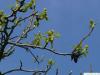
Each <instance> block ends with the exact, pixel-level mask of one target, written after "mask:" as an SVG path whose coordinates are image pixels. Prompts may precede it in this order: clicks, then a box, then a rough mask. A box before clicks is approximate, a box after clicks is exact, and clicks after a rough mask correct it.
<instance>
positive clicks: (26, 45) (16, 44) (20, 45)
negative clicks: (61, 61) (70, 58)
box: [8, 41, 71, 56]
mask: <svg viewBox="0 0 100 75" xmlns="http://www.w3.org/2000/svg"><path fill="white" fill-rule="evenodd" d="M8 43H9V44H11V45H14V46H18V47H22V48H25V47H29V48H33V49H34V48H38V49H42V50H47V51H49V52H52V53H54V54H57V55H62V56H67V55H71V54H68V53H59V52H56V51H55V50H54V49H49V48H44V47H42V46H35V45H32V44H20V43H14V42H11V41H9V42H8Z"/></svg>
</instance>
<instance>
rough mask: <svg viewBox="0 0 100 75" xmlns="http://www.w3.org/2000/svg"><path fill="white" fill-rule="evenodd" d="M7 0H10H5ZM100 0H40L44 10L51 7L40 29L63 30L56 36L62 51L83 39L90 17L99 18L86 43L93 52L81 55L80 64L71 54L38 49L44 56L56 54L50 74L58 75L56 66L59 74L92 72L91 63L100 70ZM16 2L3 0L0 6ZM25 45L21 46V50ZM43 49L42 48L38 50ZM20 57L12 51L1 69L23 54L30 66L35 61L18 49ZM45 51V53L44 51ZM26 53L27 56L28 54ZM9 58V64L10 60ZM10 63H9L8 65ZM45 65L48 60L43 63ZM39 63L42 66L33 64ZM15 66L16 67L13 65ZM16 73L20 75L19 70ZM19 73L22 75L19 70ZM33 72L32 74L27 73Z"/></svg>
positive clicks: (57, 47)
mask: <svg viewBox="0 0 100 75" xmlns="http://www.w3.org/2000/svg"><path fill="white" fill-rule="evenodd" d="M5 1H6V2H5ZM99 3H100V0H45V1H42V0H37V4H38V5H37V9H38V10H39V11H42V9H43V8H47V10H48V17H49V21H48V22H44V21H43V22H42V23H41V25H40V27H39V28H38V29H37V31H41V32H44V31H47V30H48V29H55V31H57V32H59V33H60V34H61V37H60V38H59V39H56V40H55V49H57V50H60V51H62V52H64V51H66V52H71V50H72V48H73V46H74V45H75V44H77V43H78V42H79V40H80V39H81V38H82V37H83V36H84V35H85V34H87V32H88V28H89V20H90V19H93V20H94V21H95V22H96V27H95V30H94V32H93V34H92V36H91V37H89V38H88V39H87V40H86V41H84V43H85V44H88V45H89V53H88V56H87V57H86V58H84V57H83V58H81V59H80V60H79V62H78V63H77V64H75V63H74V62H73V61H71V60H70V57H69V56H68V57H62V56H58V55H54V54H52V53H50V54H49V53H48V52H36V53H40V54H41V56H43V57H44V56H46V57H48V58H52V59H54V60H55V61H56V64H55V66H54V67H53V69H52V70H51V71H50V72H49V74H48V75H55V69H54V68H59V70H60V72H59V75H67V74H68V73H69V71H70V70H72V72H73V75H79V73H80V72H89V68H90V64H92V68H93V71H94V72H100V68H99V66H100V59H99V56H100V50H99V45H100V41H99V40H100V39H99V38H100V35H99V32H100V29H99V28H100V10H99V8H100V4H99ZM11 4H14V0H10V1H9V0H1V1H0V10H5V11H6V12H8V11H7V9H9V5H11ZM20 50H21V49H20V48H18V51H20ZM38 51H39V50H38ZM16 53H17V54H18V55H19V56H18V55H17V54H15V55H16V57H13V56H14V55H12V56H11V57H10V58H9V59H7V60H4V62H5V63H3V62H2V63H0V70H6V69H8V67H9V68H10V67H11V66H12V65H13V66H16V64H18V63H19V62H18V61H17V59H18V60H19V58H20V59H21V58H23V61H25V62H24V64H26V65H28V66H29V67H28V68H32V65H31V64H32V62H28V61H27V60H26V59H31V58H29V57H28V56H26V55H27V54H25V55H22V54H21V53H20V52H17V51H16ZM44 53H45V55H44ZM24 57H26V58H24ZM6 62H8V64H7V63H6ZM5 65H7V66H5ZM43 65H44V64H43ZM33 66H35V67H40V66H41V65H39V66H36V65H33ZM11 68H13V67H11ZM12 75H16V74H15V73H14V74H12ZM18 75H21V74H19V73H18ZM24 75H29V74H24Z"/></svg>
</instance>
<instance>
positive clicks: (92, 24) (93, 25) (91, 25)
mask: <svg viewBox="0 0 100 75" xmlns="http://www.w3.org/2000/svg"><path fill="white" fill-rule="evenodd" d="M94 27H95V22H94V21H93V20H92V19H91V20H90V28H91V29H93V28H94Z"/></svg>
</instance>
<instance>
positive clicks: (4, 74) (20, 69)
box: [2, 61, 51, 75]
mask: <svg viewBox="0 0 100 75" xmlns="http://www.w3.org/2000/svg"><path fill="white" fill-rule="evenodd" d="M22 67H23V63H22V61H20V67H19V68H16V69H12V70H9V71H7V72H4V73H2V75H6V74H9V73H12V72H16V71H22V72H32V73H33V75H34V74H35V75H36V74H37V73H44V74H46V73H47V72H48V71H49V70H50V69H51V65H49V66H48V65H47V68H46V69H45V70H26V69H23V68H22Z"/></svg>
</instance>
